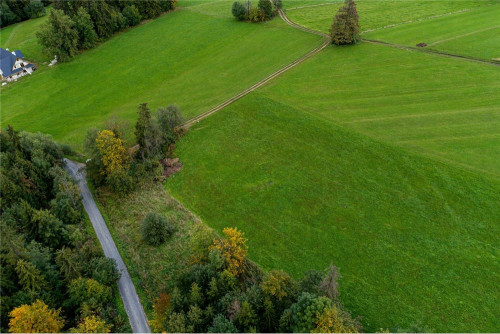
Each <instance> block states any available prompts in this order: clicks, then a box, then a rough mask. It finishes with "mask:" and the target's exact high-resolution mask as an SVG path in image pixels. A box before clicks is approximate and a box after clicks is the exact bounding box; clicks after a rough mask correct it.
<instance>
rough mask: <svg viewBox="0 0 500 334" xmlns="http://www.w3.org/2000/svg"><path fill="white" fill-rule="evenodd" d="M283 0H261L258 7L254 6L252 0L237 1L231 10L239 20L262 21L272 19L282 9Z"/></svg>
mask: <svg viewBox="0 0 500 334" xmlns="http://www.w3.org/2000/svg"><path fill="white" fill-rule="evenodd" d="M281 7H282V3H281V0H274V1H272V2H271V1H269V0H259V3H258V4H257V7H252V4H251V2H250V0H248V1H246V2H239V1H235V2H234V3H233V7H232V9H231V12H232V14H233V16H234V17H235V18H236V19H237V20H238V21H250V22H262V21H266V20H270V19H272V18H273V17H274V16H276V14H277V13H278V10H279V9H281Z"/></svg>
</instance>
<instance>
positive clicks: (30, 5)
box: [0, 0, 51, 28]
mask: <svg viewBox="0 0 500 334" xmlns="http://www.w3.org/2000/svg"><path fill="white" fill-rule="evenodd" d="M50 3H51V0H2V1H1V2H0V27H2V28H3V27H6V26H8V25H11V24H14V23H17V22H21V21H25V20H28V19H34V18H37V17H40V16H43V15H45V7H47V6H48V5H50Z"/></svg>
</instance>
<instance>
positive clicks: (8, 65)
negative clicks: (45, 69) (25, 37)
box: [0, 48, 36, 82]
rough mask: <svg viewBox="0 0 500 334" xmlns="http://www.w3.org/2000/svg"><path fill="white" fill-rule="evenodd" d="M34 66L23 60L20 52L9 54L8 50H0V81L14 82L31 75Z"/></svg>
mask: <svg viewBox="0 0 500 334" xmlns="http://www.w3.org/2000/svg"><path fill="white" fill-rule="evenodd" d="M35 69H36V68H35V64H32V63H29V62H27V61H26V60H24V56H23V54H22V53H21V51H20V50H16V51H14V52H10V51H9V49H3V48H0V79H1V80H2V81H7V82H10V81H15V80H17V79H18V78H20V77H22V76H24V75H26V74H31V73H33V71H34V70H35Z"/></svg>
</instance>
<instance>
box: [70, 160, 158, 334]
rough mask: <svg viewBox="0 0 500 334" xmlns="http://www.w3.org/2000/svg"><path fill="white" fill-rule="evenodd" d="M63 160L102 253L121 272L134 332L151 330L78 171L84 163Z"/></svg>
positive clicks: (116, 251)
mask: <svg viewBox="0 0 500 334" xmlns="http://www.w3.org/2000/svg"><path fill="white" fill-rule="evenodd" d="M64 162H65V163H66V165H65V168H66V170H67V171H68V173H69V174H70V175H71V177H72V178H74V179H75V180H76V181H78V186H79V187H80V192H81V194H82V202H83V206H84V208H85V211H87V214H88V215H89V218H90V221H91V222H92V226H93V227H94V230H95V232H96V234H97V238H98V239H99V242H100V243H101V246H102V249H103V250H104V255H106V257H109V258H111V259H114V260H115V261H116V265H117V267H118V270H119V271H120V273H121V277H120V280H119V281H118V289H119V290H120V295H121V296H122V300H123V305H124V306H125V311H126V312H127V315H128V319H129V321H130V326H132V330H133V331H134V333H150V332H151V330H150V329H149V324H148V319H147V318H146V314H145V313H144V309H143V308H142V305H141V302H140V300H139V296H137V292H136V291H135V287H134V283H132V280H131V279H130V275H129V273H128V270H127V267H126V266H125V263H123V260H122V257H121V256H120V253H119V252H118V249H117V248H116V245H115V243H114V241H113V238H112V237H111V234H110V233H109V230H108V227H107V226H106V222H105V221H104V218H102V215H101V212H100V211H99V209H98V208H97V205H96V204H95V202H94V198H93V197H92V194H91V193H90V190H89V188H88V186H87V181H86V180H85V174H84V173H85V172H80V168H81V167H84V166H85V165H84V164H81V163H78V162H74V161H71V160H68V159H64Z"/></svg>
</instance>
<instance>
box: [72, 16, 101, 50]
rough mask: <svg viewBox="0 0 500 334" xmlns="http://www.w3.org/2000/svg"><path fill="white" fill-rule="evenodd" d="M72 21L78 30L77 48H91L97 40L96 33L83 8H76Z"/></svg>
mask: <svg viewBox="0 0 500 334" xmlns="http://www.w3.org/2000/svg"><path fill="white" fill-rule="evenodd" d="M73 21H74V22H75V29H76V31H77V32H78V48H80V49H90V48H92V47H93V46H94V45H95V44H96V42H97V34H96V32H95V30H94V23H93V22H92V20H91V18H90V15H89V13H87V11H86V10H85V8H83V7H80V8H78V11H77V12H76V15H75V17H74V18H73Z"/></svg>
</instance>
